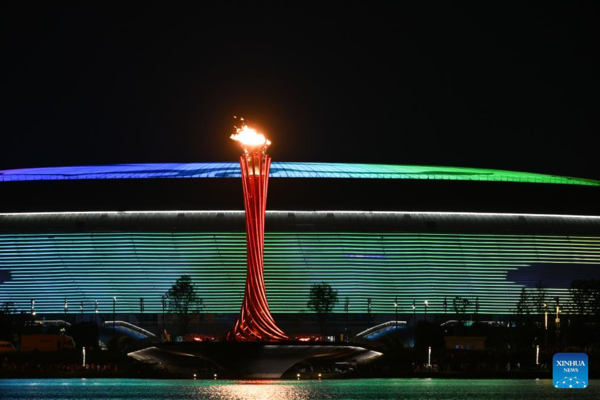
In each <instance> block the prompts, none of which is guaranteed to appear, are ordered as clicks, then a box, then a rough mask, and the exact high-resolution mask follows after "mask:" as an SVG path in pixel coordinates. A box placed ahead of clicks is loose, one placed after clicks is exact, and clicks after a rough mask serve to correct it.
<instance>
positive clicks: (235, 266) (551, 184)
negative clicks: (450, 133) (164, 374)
mask: <svg viewBox="0 0 600 400" xmlns="http://www.w3.org/2000/svg"><path fill="white" fill-rule="evenodd" d="M239 174H240V173H239V166H238V165H237V164H236V163H201V164H198V163H193V164H136V165H113V166H94V167H64V168H38V169H21V170H9V171H0V196H1V198H2V203H0V204H1V205H2V209H0V213H1V214H0V304H2V303H8V302H12V303H14V305H15V306H16V308H18V309H20V310H25V311H27V310H29V309H30V304H31V300H35V310H36V312H38V313H40V314H61V313H64V304H65V299H66V300H67V302H68V306H69V312H70V313H78V312H80V307H81V306H82V307H83V312H84V313H86V314H88V313H94V312H95V310H96V304H97V309H98V311H99V312H100V313H111V312H112V311H113V297H116V298H117V306H116V307H117V312H118V313H120V314H126V313H132V314H134V313H136V314H137V313H139V312H140V299H142V298H143V299H144V308H145V312H149V313H160V312H162V304H161V296H162V295H163V294H164V293H165V292H167V290H168V289H169V288H170V286H171V285H172V284H173V282H174V281H175V280H176V279H177V278H179V277H180V276H181V275H191V276H192V277H193V279H194V282H195V283H196V285H197V287H198V289H199V291H200V294H201V297H202V298H203V300H204V307H205V308H204V312H206V313H216V314H236V313H237V312H238V311H239V309H240V305H241V301H242V299H243V295H244V283H245V273H246V247H245V229H244V212H243V203H242V197H241V184H240V182H239V179H230V178H239V176H240V175H239ZM270 176H271V178H272V180H271V183H270V192H269V196H270V198H269V201H268V210H269V211H267V216H266V219H267V221H266V236H265V279H266V287H267V295H268V299H269V304H270V307H271V311H272V312H274V313H276V314H285V313H302V312H308V310H307V307H306V302H307V296H308V292H309V288H310V286H311V285H312V284H314V283H320V282H327V283H330V284H331V285H332V286H333V287H334V288H335V289H336V290H338V292H339V297H340V299H341V300H342V301H340V302H339V303H338V305H337V306H336V309H335V312H338V313H339V312H344V301H343V300H344V299H345V298H346V297H347V298H348V299H349V300H350V310H349V311H350V313H354V314H356V313H366V312H367V299H371V312H372V313H377V314H393V313H394V312H395V308H394V302H395V300H396V298H397V299H398V305H399V312H400V313H410V314H412V312H413V311H412V305H413V303H414V304H416V305H417V307H418V312H420V313H422V312H423V311H424V310H423V307H424V306H423V304H424V302H425V300H427V301H428V304H429V307H428V310H427V312H428V313H438V314H443V313H448V314H452V313H453V311H452V300H453V299H454V298H456V297H458V296H460V297H461V298H466V299H469V300H470V304H471V307H474V306H475V304H477V305H478V312H479V313H480V314H486V315H506V314H511V313H513V312H514V309H515V307H516V303H517V301H518V299H519V296H520V293H521V290H522V288H531V289H532V290H533V288H534V287H535V285H536V284H538V283H541V284H543V285H545V286H547V287H548V293H547V298H548V299H554V298H556V297H558V298H559V299H560V301H561V304H568V302H569V290H568V289H569V286H570V283H571V281H573V280H575V279H586V278H596V279H597V278H600V187H599V186H600V182H598V181H593V180H587V179H577V178H567V177H560V176H549V175H542V174H530V173H519V172H510V171H497V170H481V169H468V168H448V167H418V166H393V165H392V166H390V165H365V164H324V163H276V162H274V163H273V165H272V168H271V174H270ZM186 178H187V179H186ZM96 302H97V303H96ZM444 304H447V307H444ZM468 312H469V313H473V310H471V311H468Z"/></svg>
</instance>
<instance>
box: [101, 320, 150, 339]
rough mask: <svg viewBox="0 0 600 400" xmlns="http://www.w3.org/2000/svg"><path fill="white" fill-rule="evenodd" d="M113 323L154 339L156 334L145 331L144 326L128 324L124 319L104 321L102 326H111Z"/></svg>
mask: <svg viewBox="0 0 600 400" xmlns="http://www.w3.org/2000/svg"><path fill="white" fill-rule="evenodd" d="M113 325H114V326H120V327H121V328H125V329H129V330H130V331H133V332H136V333H139V334H140V335H143V336H146V337H150V338H154V339H156V335H155V334H154V333H152V332H150V331H147V330H146V329H144V328H140V327H139V326H137V325H133V324H130V323H129V322H125V321H106V322H104V326H113Z"/></svg>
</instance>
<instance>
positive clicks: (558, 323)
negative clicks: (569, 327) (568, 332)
mask: <svg viewBox="0 0 600 400" xmlns="http://www.w3.org/2000/svg"><path fill="white" fill-rule="evenodd" d="M554 300H555V301H556V320H555V321H554V322H555V323H556V346H558V343H559V339H560V316H559V315H558V314H559V313H560V298H559V297H555V298H554Z"/></svg>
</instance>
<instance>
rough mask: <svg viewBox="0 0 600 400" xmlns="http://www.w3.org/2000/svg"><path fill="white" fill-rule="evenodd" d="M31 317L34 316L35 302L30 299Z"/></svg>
mask: <svg viewBox="0 0 600 400" xmlns="http://www.w3.org/2000/svg"><path fill="white" fill-rule="evenodd" d="M31 315H32V316H35V300H33V299H31Z"/></svg>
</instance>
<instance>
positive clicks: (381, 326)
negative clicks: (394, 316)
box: [354, 321, 406, 339]
mask: <svg viewBox="0 0 600 400" xmlns="http://www.w3.org/2000/svg"><path fill="white" fill-rule="evenodd" d="M395 326H406V321H388V322H384V323H383V324H379V325H376V326H373V327H371V328H369V329H367V330H364V331H362V332H361V333H359V334H358V335H356V336H355V337H354V338H355V339H356V338H361V337H365V336H368V335H370V334H372V333H375V332H378V331H382V330H384V329H387V328H390V327H395Z"/></svg>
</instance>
